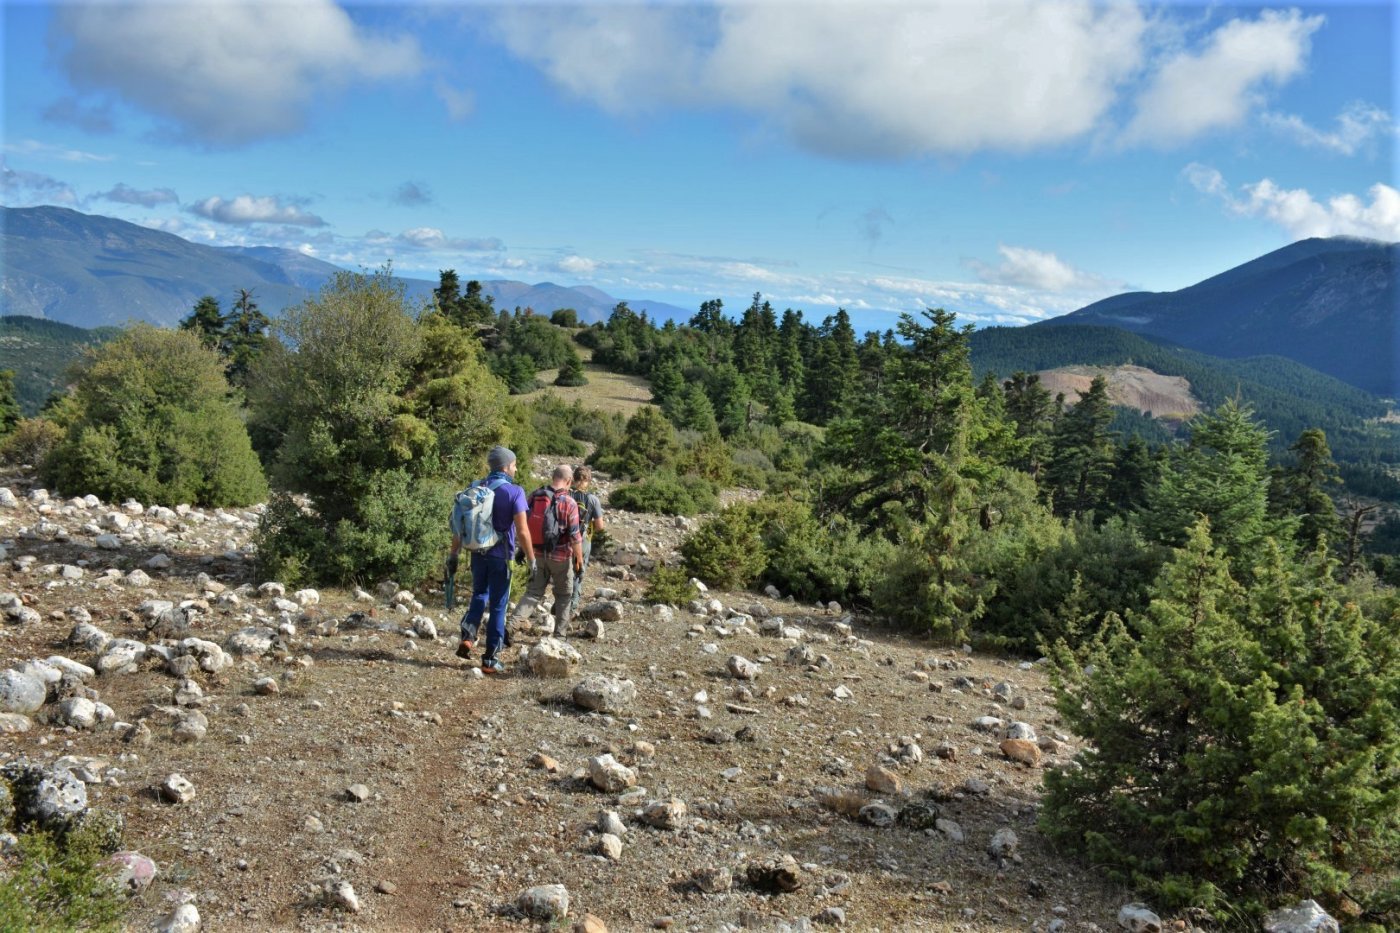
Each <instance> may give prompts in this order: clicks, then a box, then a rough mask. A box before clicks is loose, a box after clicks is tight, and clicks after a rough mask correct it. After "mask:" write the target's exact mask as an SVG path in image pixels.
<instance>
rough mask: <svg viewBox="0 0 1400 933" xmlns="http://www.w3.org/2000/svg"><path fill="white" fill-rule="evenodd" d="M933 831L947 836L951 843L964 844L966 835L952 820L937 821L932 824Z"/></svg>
mask: <svg viewBox="0 0 1400 933" xmlns="http://www.w3.org/2000/svg"><path fill="white" fill-rule="evenodd" d="M933 827H934V829H936V830H938V831H939V832H940V833H942V834H943V835H945V836H947V837H948V839H949V840H950V841H952V842H964V841H966V839H967V835H966V834H965V833H964V832H963V828H962V826H960V825H959V824H957V823H955V822H953V821H952V820H945V819H941V818H940V819H937V820H935V821H934V824H933Z"/></svg>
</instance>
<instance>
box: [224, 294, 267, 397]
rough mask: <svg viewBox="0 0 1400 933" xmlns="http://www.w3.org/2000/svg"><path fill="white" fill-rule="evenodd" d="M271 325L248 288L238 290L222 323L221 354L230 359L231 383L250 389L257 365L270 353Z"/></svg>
mask: <svg viewBox="0 0 1400 933" xmlns="http://www.w3.org/2000/svg"><path fill="white" fill-rule="evenodd" d="M271 326H272V321H271V320H270V319H269V318H268V316H267V315H266V314H263V313H262V310H261V309H260V308H259V307H258V303H257V302H256V301H254V300H253V293H252V292H250V291H248V290H247V289H246V288H240V289H239V290H238V297H237V298H236V299H234V302H233V307H232V308H230V309H229V313H228V314H227V315H226V316H225V317H224V320H223V340H222V341H221V343H220V351H221V352H222V353H223V355H224V356H225V357H226V358H227V359H228V379H229V382H231V383H233V384H234V385H236V386H244V385H247V382H248V373H249V371H250V370H251V369H252V367H253V364H254V362H255V361H256V360H257V359H258V357H259V356H261V355H262V353H263V351H264V350H266V349H267V344H268V336H267V332H268V328H270V327H271Z"/></svg>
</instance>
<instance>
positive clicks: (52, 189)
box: [0, 159, 78, 207]
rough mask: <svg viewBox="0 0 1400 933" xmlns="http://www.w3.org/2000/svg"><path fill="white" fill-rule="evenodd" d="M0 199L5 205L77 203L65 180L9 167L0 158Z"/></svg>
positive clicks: (29, 205) (76, 197)
mask: <svg viewBox="0 0 1400 933" xmlns="http://www.w3.org/2000/svg"><path fill="white" fill-rule="evenodd" d="M0 200H3V201H4V203H5V206H7V207H34V206H36V205H40V204H59V205H64V206H72V205H75V204H77V203H78V196H77V195H76V194H74V193H73V189H72V188H71V187H69V185H68V184H67V182H62V181H59V180H58V179H57V178H52V177H50V176H48V175H43V174H40V173H38V172H26V171H23V170H21V169H13V168H10V166H9V165H7V164H6V163H5V160H4V159H0Z"/></svg>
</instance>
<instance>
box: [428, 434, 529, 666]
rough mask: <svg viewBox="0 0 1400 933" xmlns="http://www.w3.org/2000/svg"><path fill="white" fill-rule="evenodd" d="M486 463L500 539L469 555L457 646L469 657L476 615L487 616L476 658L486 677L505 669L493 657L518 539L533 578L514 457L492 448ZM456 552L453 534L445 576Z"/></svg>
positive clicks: (502, 630)
mask: <svg viewBox="0 0 1400 933" xmlns="http://www.w3.org/2000/svg"><path fill="white" fill-rule="evenodd" d="M486 465H487V466H489V467H490V468H491V473H490V474H489V475H488V476H487V477H486V478H485V479H484V480H482V481H481V482H482V483H484V484H486V485H487V486H490V487H493V488H494V489H495V500H494V502H493V503H492V510H491V527H492V528H494V529H495V530H496V533H497V534H498V535H500V540H499V541H497V542H496V543H495V544H494V545H492V546H491V547H490V548H487V549H486V550H483V551H473V552H472V601H471V604H470V606H468V607H467V612H466V615H464V616H462V640H461V643H460V644H458V646H457V657H459V658H469V657H471V652H472V648H473V647H474V645H475V642H476V637H477V630H478V629H479V628H480V626H481V617H482V616H483V615H487V625H486V649H485V651H484V653H483V654H482V658H481V670H482V671H483V672H485V673H487V674H499V673H502V672H503V671H505V665H504V664H502V663H501V661H500V659H499V658H498V657H497V655H498V653H499V652H500V650H501V647H502V644H503V643H504V642H505V639H506V607H507V606H508V605H509V603H510V561H511V557H512V556H514V554H515V545H516V541H517V540H518V541H519V542H520V546H521V548H522V549H523V550H524V551H525V559H526V560H527V561H528V562H529V565H530V573H531V574H532V575H533V574H534V572H535V549H534V547H533V546H532V544H531V542H530V530H529V527H528V526H527V525H526V524H525V508H526V507H525V490H523V489H521V488H520V487H519V486H517V485H515V483H513V482H511V480H513V479H514V478H515V471H516V462H515V453H514V452H513V451H511V450H509V449H508V448H505V447H501V446H499V445H497V446H496V447H493V448H491V452H490V453H489V454H487V455H486ZM488 540H489V539H488ZM461 549H462V538H461V536H460V535H459V534H458V533H457V532H456V531H455V530H454V531H453V534H452V550H451V552H450V553H449V554H448V557H447V562H448V570H449V572H451V571H455V570H456V568H457V554H458V552H459V551H460V550H461ZM488 613H489V615H488Z"/></svg>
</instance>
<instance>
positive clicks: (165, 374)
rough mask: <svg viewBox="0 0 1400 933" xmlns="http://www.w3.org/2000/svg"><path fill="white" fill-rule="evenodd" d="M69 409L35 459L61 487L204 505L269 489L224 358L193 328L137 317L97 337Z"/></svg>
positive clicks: (243, 499) (245, 500)
mask: <svg viewBox="0 0 1400 933" xmlns="http://www.w3.org/2000/svg"><path fill="white" fill-rule="evenodd" d="M69 417H70V418H71V421H70V423H69V424H68V426H67V430H66V432H65V434H64V436H63V439H62V440H61V441H59V442H58V444H57V445H56V446H55V447H54V448H53V450H52V451H51V452H50V454H49V456H48V457H47V458H46V459H45V460H44V463H43V465H42V467H41V469H40V473H41V475H42V476H43V478H44V481H45V482H47V483H49V484H50V485H52V486H54V487H56V488H58V489H60V490H63V491H64V492H67V493H70V494H75V495H82V494H86V493H92V494H94V495H96V496H99V497H100V498H103V499H106V500H109V501H120V500H122V499H126V498H133V499H136V500H138V501H140V502H167V503H177V502H190V503H196V504H199V505H209V506H227V505H248V504H250V503H253V502H257V501H259V500H260V499H262V498H263V497H264V496H266V495H267V483H266V481H265V480H264V479H263V474H262V468H261V466H260V465H259V463H258V459H257V457H256V456H255V455H254V453H253V449H252V446H251V444H250V443H249V440H248V432H247V430H246V429H245V428H244V426H243V422H242V420H241V419H240V417H239V414H238V411H237V409H236V407H235V406H234V404H233V401H232V399H230V397H229V388H228V383H227V382H226V381H225V379H224V370H223V363H222V361H221V360H220V359H219V356H218V354H216V353H215V352H214V351H212V350H209V349H207V348H205V347H204V346H203V345H202V344H201V343H200V342H199V338H198V337H197V336H195V335H194V334H191V333H187V332H183V331H170V330H161V329H160V328H157V327H152V326H150V325H148V324H138V325H136V326H134V327H132V328H131V329H130V330H128V331H126V332H125V333H124V334H122V335H121V336H120V337H118V338H116V339H115V340H112V341H111V342H109V343H107V344H104V345H103V346H101V347H100V348H98V349H97V350H95V351H94V352H93V354H92V355H91V356H90V357H89V358H88V359H87V360H86V361H85V362H84V363H83V364H81V366H80V367H79V369H78V370H77V373H76V384H75V386H74V391H73V401H72V403H71V410H70V411H69ZM38 430H39V431H43V430H44V429H38Z"/></svg>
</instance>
